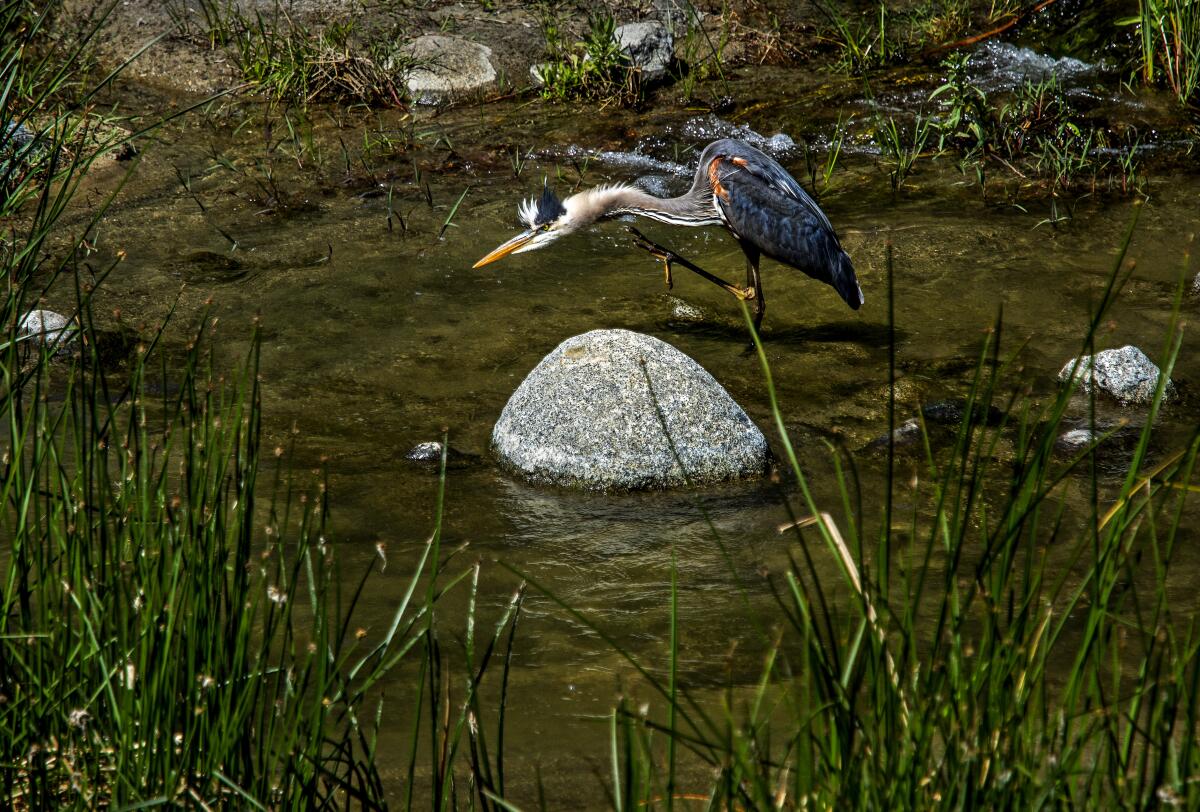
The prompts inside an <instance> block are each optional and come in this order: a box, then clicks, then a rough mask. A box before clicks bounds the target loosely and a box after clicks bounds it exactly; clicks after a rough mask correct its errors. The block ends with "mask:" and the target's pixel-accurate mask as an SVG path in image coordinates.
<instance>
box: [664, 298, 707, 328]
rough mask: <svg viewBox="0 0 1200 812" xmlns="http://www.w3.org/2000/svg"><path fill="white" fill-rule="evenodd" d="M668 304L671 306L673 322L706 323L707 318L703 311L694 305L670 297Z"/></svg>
mask: <svg viewBox="0 0 1200 812" xmlns="http://www.w3.org/2000/svg"><path fill="white" fill-rule="evenodd" d="M667 302H668V303H669V304H670V305H671V320H672V321H685V322H689V323H693V324H694V323H697V322H701V321H704V320H705V318H706V316H705V313H704V311H703V310H701V309H700V308H698V307H696V306H695V305H694V304H689V303H688V302H685V301H684V300H683V299H680V298H679V297H677V296H668V297H667Z"/></svg>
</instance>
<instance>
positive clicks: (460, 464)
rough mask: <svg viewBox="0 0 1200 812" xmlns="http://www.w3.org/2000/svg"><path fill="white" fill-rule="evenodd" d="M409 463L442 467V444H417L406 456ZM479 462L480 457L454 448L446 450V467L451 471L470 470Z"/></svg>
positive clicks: (435, 442) (432, 442)
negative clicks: (469, 468)
mask: <svg viewBox="0 0 1200 812" xmlns="http://www.w3.org/2000/svg"><path fill="white" fill-rule="evenodd" d="M404 459H406V460H408V461H409V462H415V463H420V464H422V465H428V466H440V465H441V463H442V444H441V443H439V442H437V441H430V442H425V443H417V444H416V445H415V446H413V447H412V448H410V449H409V450H408V452H407V453H406V454H405V455H404ZM477 462H479V455H478V454H472V453H469V452H466V451H459V450H458V449H457V448H455V447H454V446H450V447H449V448H447V449H446V467H447V468H450V469H458V468H468V467H470V466H472V465H474V464H475V463H477Z"/></svg>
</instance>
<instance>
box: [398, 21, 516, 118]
mask: <svg viewBox="0 0 1200 812" xmlns="http://www.w3.org/2000/svg"><path fill="white" fill-rule="evenodd" d="M405 50H406V52H407V53H408V54H409V55H410V56H412V57H414V58H416V59H419V60H422V62H423V63H424V64H423V66H422V67H419V68H416V69H415V70H413V71H411V72H410V73H409V74H408V78H407V80H406V84H407V87H408V93H409V96H411V97H412V100H413V101H414V102H416V103H417V104H440V103H442V102H445V101H450V100H451V99H457V98H462V97H464V96H473V95H477V94H479V93H481V92H483V91H485V90H487V89H489V88H491V87H493V86H494V85H495V83H496V69H495V68H494V67H493V66H492V59H491V57H492V49H491V48H488V47H487V46H486V45H480V44H479V43H477V42H471V41H470V40H468V39H463V38H462V37H449V36H444V35H442V34H426V35H425V36H423V37H417V38H416V39H415V40H413V41H412V42H410V43H409V44H408V46H407V47H406V49H405Z"/></svg>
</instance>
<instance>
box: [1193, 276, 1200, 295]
mask: <svg viewBox="0 0 1200 812" xmlns="http://www.w3.org/2000/svg"><path fill="white" fill-rule="evenodd" d="M1192 295H1193V296H1200V273H1198V274H1196V278H1195V279H1193V280H1192Z"/></svg>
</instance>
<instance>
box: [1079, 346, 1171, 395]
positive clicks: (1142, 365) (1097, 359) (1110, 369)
mask: <svg viewBox="0 0 1200 812" xmlns="http://www.w3.org/2000/svg"><path fill="white" fill-rule="evenodd" d="M1076 364H1078V369H1076V370H1075V378H1076V379H1077V380H1080V381H1081V383H1080V386H1079V388H1080V390H1081V391H1083V392H1090V391H1091V388H1092V386H1093V385H1094V386H1095V387H1096V388H1097V389H1098V390H1099V391H1101V392H1104V393H1106V394H1108V395H1111V396H1112V397H1114V398H1116V399H1117V400H1119V401H1121V403H1123V404H1126V405H1128V404H1134V403H1149V402H1150V401H1151V400H1152V399H1153V398H1154V390H1155V389H1156V388H1157V387H1158V376H1159V374H1160V373H1159V369H1158V367H1156V366H1155V365H1154V363H1153V362H1152V361H1151V360H1150V359H1149V358H1147V357H1146V353H1144V352H1142V351H1141V350H1139V349H1138V348H1137V347H1135V346H1133V345H1132V344H1130V345H1127V346H1124V347H1121V348H1120V349H1118V350H1102V351H1100V352H1098V353H1096V354H1095V355H1094V356H1093V355H1084V356H1081V357H1080V358H1077V359H1074V360H1071V361H1068V362H1067V363H1066V365H1065V366H1064V367H1063V368H1062V369H1061V370H1060V371H1059V373H1058V379H1059V380H1060V381H1067V380H1070V379H1071V370H1072V369H1073V368H1075V366H1076ZM1089 371H1090V374H1089ZM1174 392H1175V385H1174V384H1173V383H1172V382H1171V381H1170V380H1169V379H1168V380H1167V386H1166V393H1165V394H1166V397H1171V396H1172V395H1173V394H1174Z"/></svg>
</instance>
